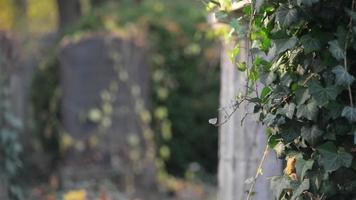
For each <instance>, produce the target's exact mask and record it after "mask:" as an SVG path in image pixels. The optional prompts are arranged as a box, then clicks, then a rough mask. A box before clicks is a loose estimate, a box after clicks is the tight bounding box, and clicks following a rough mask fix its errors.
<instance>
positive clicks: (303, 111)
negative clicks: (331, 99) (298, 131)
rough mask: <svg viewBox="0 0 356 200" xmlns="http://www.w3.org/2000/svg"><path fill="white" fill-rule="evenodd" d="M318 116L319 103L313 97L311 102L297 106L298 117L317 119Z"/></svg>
mask: <svg viewBox="0 0 356 200" xmlns="http://www.w3.org/2000/svg"><path fill="white" fill-rule="evenodd" d="M317 116H318V103H317V102H316V101H315V100H314V99H311V100H310V101H309V103H307V104H302V105H299V106H298V108H297V117H298V118H301V117H305V118H306V119H309V120H315V119H316V117H317Z"/></svg>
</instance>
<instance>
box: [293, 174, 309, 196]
mask: <svg viewBox="0 0 356 200" xmlns="http://www.w3.org/2000/svg"><path fill="white" fill-rule="evenodd" d="M309 188H310V180H309V179H304V180H303V182H302V183H301V184H300V185H299V187H298V188H296V190H294V192H293V196H292V200H296V199H298V197H299V196H300V195H301V194H303V192H304V191H306V190H309Z"/></svg>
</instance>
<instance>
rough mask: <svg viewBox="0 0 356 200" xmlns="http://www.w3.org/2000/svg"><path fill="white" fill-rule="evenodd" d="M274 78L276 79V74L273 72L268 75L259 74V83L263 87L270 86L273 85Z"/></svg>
mask: <svg viewBox="0 0 356 200" xmlns="http://www.w3.org/2000/svg"><path fill="white" fill-rule="evenodd" d="M276 78H277V76H276V74H275V73H274V72H273V71H271V72H269V73H263V74H261V76H260V81H261V83H263V84H265V85H270V84H271V83H273V81H274V80H276Z"/></svg>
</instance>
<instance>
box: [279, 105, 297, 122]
mask: <svg viewBox="0 0 356 200" xmlns="http://www.w3.org/2000/svg"><path fill="white" fill-rule="evenodd" d="M295 107H296V106H295V104H294V103H290V104H286V105H284V107H283V108H282V109H280V110H279V112H278V114H282V115H285V116H286V117H288V118H289V119H292V118H293V115H294V111H295Z"/></svg>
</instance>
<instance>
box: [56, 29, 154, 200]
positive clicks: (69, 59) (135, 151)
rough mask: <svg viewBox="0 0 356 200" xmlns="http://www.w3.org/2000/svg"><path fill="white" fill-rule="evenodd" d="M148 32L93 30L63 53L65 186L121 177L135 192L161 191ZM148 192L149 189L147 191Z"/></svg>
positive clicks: (72, 40)
mask: <svg viewBox="0 0 356 200" xmlns="http://www.w3.org/2000/svg"><path fill="white" fill-rule="evenodd" d="M142 37H143V36H137V35H135V34H129V35H126V36H118V35H116V34H113V33H92V34H88V35H85V36H83V37H82V38H81V39H79V40H78V39H75V38H66V39H64V40H63V41H62V44H61V51H60V59H59V60H60V82H61V92H62V100H61V113H62V116H61V117H62V123H63V128H64V132H65V133H64V134H62V143H64V145H62V146H66V147H65V154H64V159H63V164H62V165H61V166H60V173H61V178H62V180H63V185H64V187H73V186H74V187H75V184H77V183H79V182H83V181H87V182H100V180H103V179H110V178H112V177H116V178H115V181H117V182H118V184H119V185H120V186H121V189H122V190H124V191H126V193H128V194H129V196H131V197H132V196H134V197H138V199H140V197H141V199H150V197H149V196H147V197H146V196H145V198H142V196H144V195H145V194H144V193H145V192H144V191H149V190H151V191H155V185H156V184H155V167H154V152H155V150H154V145H153V133H152V132H151V131H150V127H149V119H150V116H149V112H148V109H147V108H148V105H149V101H148V99H149V92H148V91H149V69H148V65H147V60H146V47H145V45H144V43H143V42H142V41H144V39H142ZM142 191H143V192H142Z"/></svg>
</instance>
